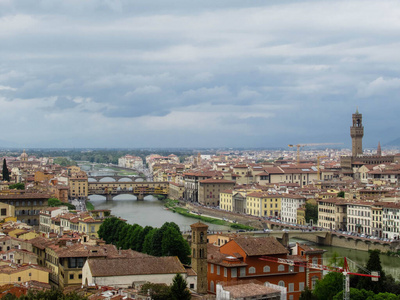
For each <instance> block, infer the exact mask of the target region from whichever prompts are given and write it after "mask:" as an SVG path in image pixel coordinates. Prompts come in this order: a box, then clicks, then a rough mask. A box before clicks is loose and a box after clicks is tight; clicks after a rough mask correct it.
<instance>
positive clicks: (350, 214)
mask: <svg viewBox="0 0 400 300" xmlns="http://www.w3.org/2000/svg"><path fill="white" fill-rule="evenodd" d="M372 205H373V203H370V202H351V203H349V204H348V205H347V230H348V231H351V232H356V233H360V234H366V235H372V229H371V226H372Z"/></svg>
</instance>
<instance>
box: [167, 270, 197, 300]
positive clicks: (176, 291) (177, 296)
mask: <svg viewBox="0 0 400 300" xmlns="http://www.w3.org/2000/svg"><path fill="white" fill-rule="evenodd" d="M191 298H192V296H191V293H190V291H189V289H188V288H187V282H186V280H185V279H183V277H182V275H181V274H176V275H175V277H174V278H173V279H172V286H171V299H173V300H190V299H191Z"/></svg>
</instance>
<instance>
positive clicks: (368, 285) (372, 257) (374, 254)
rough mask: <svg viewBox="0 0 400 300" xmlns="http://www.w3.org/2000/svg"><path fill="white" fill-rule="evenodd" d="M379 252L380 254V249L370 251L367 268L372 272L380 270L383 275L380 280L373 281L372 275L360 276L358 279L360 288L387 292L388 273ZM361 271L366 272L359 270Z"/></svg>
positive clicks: (376, 292) (375, 291)
mask: <svg viewBox="0 0 400 300" xmlns="http://www.w3.org/2000/svg"><path fill="white" fill-rule="evenodd" d="M379 254H380V251H379V250H371V251H369V258H368V261H367V265H366V266H365V268H366V269H367V270H368V271H370V272H372V271H378V272H379V274H380V276H381V277H380V278H379V280H378V281H372V279H371V278H370V277H360V278H358V280H357V281H358V282H357V288H358V289H365V290H367V291H373V292H374V293H375V294H378V293H383V292H386V290H385V282H386V275H385V272H384V271H383V269H382V265H381V259H380V257H379ZM359 272H360V273H365V272H364V271H363V270H359Z"/></svg>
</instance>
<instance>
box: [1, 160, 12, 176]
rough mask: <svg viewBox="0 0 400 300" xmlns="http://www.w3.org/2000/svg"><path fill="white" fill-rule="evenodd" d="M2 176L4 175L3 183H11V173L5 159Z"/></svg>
mask: <svg viewBox="0 0 400 300" xmlns="http://www.w3.org/2000/svg"><path fill="white" fill-rule="evenodd" d="M2 175H3V181H10V172H9V171H8V168H7V162H6V159H5V158H4V159H3V172H2Z"/></svg>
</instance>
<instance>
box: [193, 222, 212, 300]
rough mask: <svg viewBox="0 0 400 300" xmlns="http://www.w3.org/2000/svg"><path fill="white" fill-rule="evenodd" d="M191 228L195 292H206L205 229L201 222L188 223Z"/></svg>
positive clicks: (205, 226) (206, 226) (206, 227)
mask: <svg viewBox="0 0 400 300" xmlns="http://www.w3.org/2000/svg"><path fill="white" fill-rule="evenodd" d="M190 227H191V228H192V243H191V250H192V268H193V270H194V271H195V272H196V273H197V292H198V293H199V294H207V229H208V225H206V224H203V223H201V222H198V223H194V224H192V225H190Z"/></svg>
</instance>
